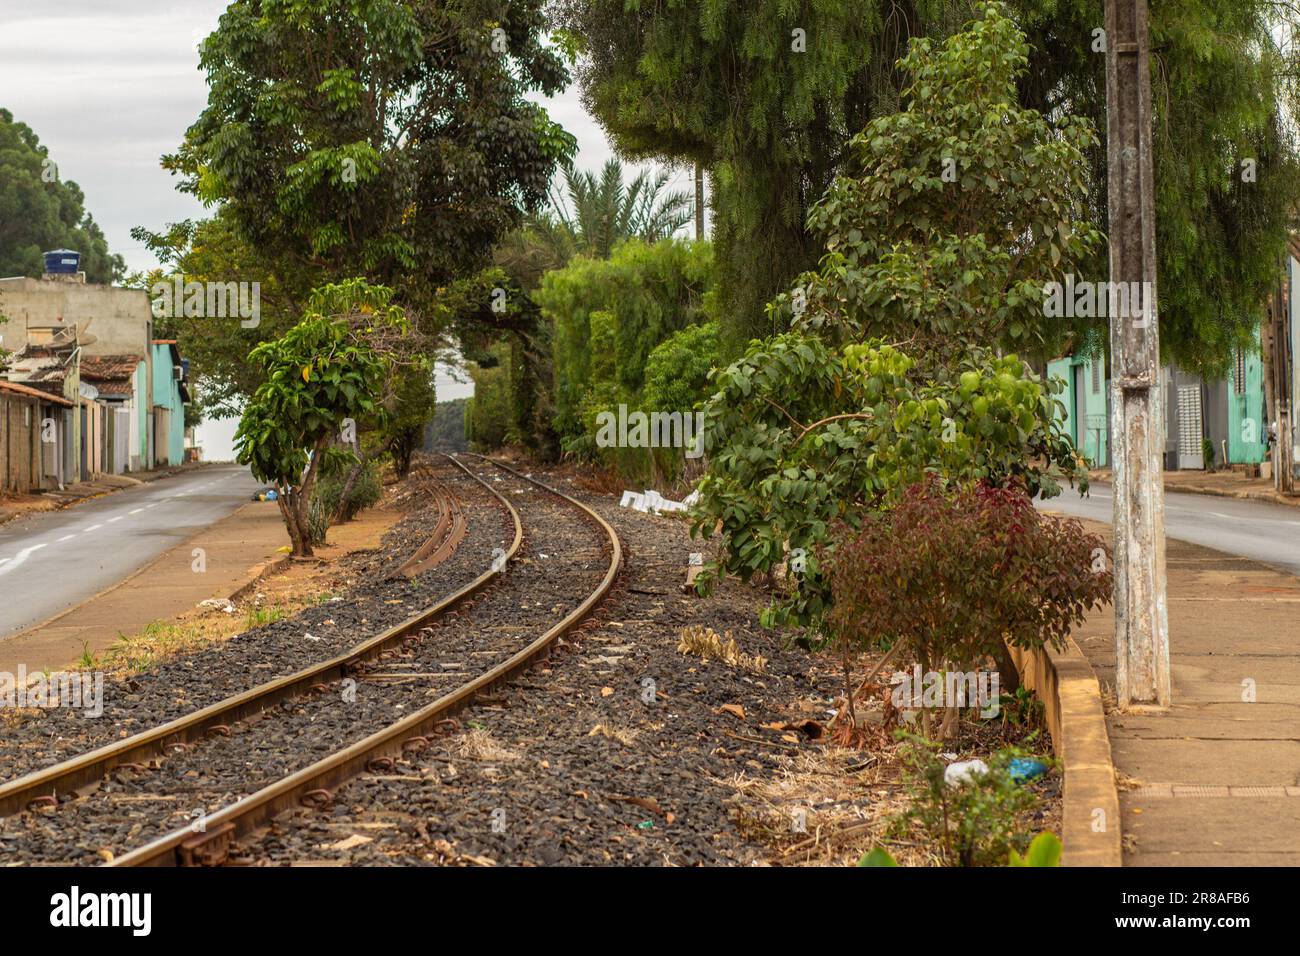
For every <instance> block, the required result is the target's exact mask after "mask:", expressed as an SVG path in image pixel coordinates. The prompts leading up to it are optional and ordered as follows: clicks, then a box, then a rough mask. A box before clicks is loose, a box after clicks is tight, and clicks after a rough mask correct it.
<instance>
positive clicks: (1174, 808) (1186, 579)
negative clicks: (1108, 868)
mask: <svg viewBox="0 0 1300 956" xmlns="http://www.w3.org/2000/svg"><path fill="white" fill-rule="evenodd" d="M1088 524H1089V526H1090V529H1091V530H1097V531H1099V532H1101V533H1105V534H1107V535H1109V531H1110V529H1109V528H1104V527H1102V526H1100V525H1097V524H1095V523H1094V522H1088ZM1167 559H1168V578H1169V592H1168V593H1169V643H1170V655H1171V665H1172V676H1173V705H1172V707H1171V708H1170V710H1169V711H1168V712H1167V713H1138V712H1135V713H1121V712H1118V711H1116V710H1115V709H1114V707H1113V704H1114V693H1113V688H1114V678H1115V646H1114V641H1115V639H1114V615H1113V613H1112V612H1111V610H1110V609H1109V608H1108V609H1107V610H1106V611H1105V612H1104V613H1100V614H1094V615H1092V616H1091V617H1090V618H1089V620H1088V621H1087V622H1086V623H1085V625H1084V626H1083V627H1081V628H1080V629H1079V630H1078V631H1076V632H1075V634H1074V637H1075V640H1076V641H1077V642H1078V644H1079V646H1080V647H1081V648H1082V649H1083V651H1084V653H1085V654H1086V655H1087V656H1088V658H1089V660H1090V661H1091V663H1092V665H1093V668H1094V669H1095V670H1096V672H1097V677H1098V679H1099V680H1100V681H1101V685H1102V690H1103V695H1105V696H1107V697H1108V698H1109V704H1108V708H1107V711H1108V713H1107V725H1108V728H1109V731H1110V738H1111V747H1112V751H1113V755H1114V761H1115V767H1116V770H1117V771H1118V772H1119V773H1120V775H1121V789H1120V794H1119V797H1120V809H1121V815H1122V824H1121V826H1122V828H1123V836H1124V863H1125V865H1126V866H1191V865H1208V866H1261V865H1272V866H1300V578H1296V577H1293V576H1291V575H1287V574H1283V573H1280V572H1278V571H1274V570H1271V569H1269V568H1266V567H1264V566H1263V565H1260V564H1258V563H1256V562H1253V561H1250V560H1248V559H1245V558H1238V557H1234V556H1232V555H1227V554H1223V553H1221V552H1217V551H1212V550H1210V549H1208V548H1203V547H1199V546H1197V545H1192V544H1187V543H1185V542H1181V541H1172V540H1171V541H1169V543H1168V552H1167Z"/></svg>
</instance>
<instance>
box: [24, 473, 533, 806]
mask: <svg viewBox="0 0 1300 956" xmlns="http://www.w3.org/2000/svg"><path fill="white" fill-rule="evenodd" d="M444 457H446V458H447V460H448V461H450V462H452V463H453V464H454V465H456V467H458V468H460V470H461V471H463V472H465V474H467V475H469V476H470V477H471V478H473V479H474V480H475V481H477V482H478V483H479V484H481V485H483V487H484V488H486V489H487V490H488V491H489V492H491V493H492V495H493V496H495V497H496V498H497V499H498V500H499V501H500V502H501V503H502V504H503V505H504V506H505V507H506V509H507V510H508V511H509V513H510V516H511V518H512V519H513V521H514V527H515V535H514V540H513V542H512V543H511V545H510V548H509V549H508V551H507V552H506V554H507V561H508V560H510V559H511V558H513V557H514V556H515V553H516V552H517V551H518V550H519V548H520V546H521V545H522V543H523V525H522V523H521V522H520V520H519V512H518V511H516V510H515V507H514V505H512V504H511V503H510V502H509V501H508V500H507V499H506V498H505V496H504V495H501V494H499V493H498V492H497V491H496V490H495V489H494V488H492V487H491V486H490V485H489V484H488V483H487V482H485V481H483V480H482V479H481V478H479V477H478V476H477V475H475V474H474V473H473V472H471V471H470V470H469V469H468V468H466V467H465V466H464V465H463V464H461V463H460V462H459V461H456V459H455V458H452V457H451V456H449V455H448V456H444ZM435 530H436V529H435ZM503 570H504V567H503V566H494V567H493V568H491V569H489V570H488V571H486V572H484V573H483V574H481V575H479V576H478V577H477V578H475V579H474V580H473V581H471V582H469V583H468V584H466V585H465V586H463V587H461V588H460V589H458V590H456V591H454V592H452V593H451V594H449V595H447V596H446V597H444V598H443V599H442V600H440V601H438V602H437V603H436V604H433V605H431V606H430V607H427V608H425V609H424V610H422V611H420V612H418V613H417V614H415V615H413V616H411V617H409V618H407V619H406V620H405V621H402V622H401V623H400V624H396V625H394V626H393V627H390V628H388V629H387V630H385V631H383V632H382V633H380V634H378V635H376V636H375V637H372V638H369V639H368V640H365V641H363V642H362V643H360V644H358V645H356V646H355V647H353V648H352V649H350V650H348V651H345V652H344V653H343V654H340V655H338V656H337V657H332V658H330V659H329V660H326V661H322V662H320V663H318V664H313V665H312V666H310V667H307V668H305V669H303V670H300V671H298V672H296V673H294V674H289V675H287V676H285V677H280V678H277V679H276V680H273V681H269V682H267V683H265V684H260V685H258V686H257V687H252V688H250V689H248V690H246V691H244V692H243V693H240V694H236V695H235V696H234V697H228V698H226V699H225V700H221V701H218V702H217V703H215V704H210V705H208V706H207V707H204V708H202V709H200V710H196V711H194V713H192V714H186V715H185V716H184V717H178V718H177V719H175V720H172V721H168V722H167V723H165V724H160V725H159V726H157V727H154V728H152V729H150V730H146V731H143V732H141V733H138V734H135V735H133V736H131V737H127V738H125V739H123V740H118V741H114V742H113V743H111V744H107V745H105V746H103V747H100V748H98V749H96V750H92V751H90V752H89V753H85V754H81V755H79V756H77V757H73V758H72V759H70V760H65V761H62V762H61V763H57V764H55V765H53V766H51V767H46V768H44V769H42V770H36V771H33V772H32V773H29V774H26V775H24V776H22V777H18V778H17V779H15V780H10V781H8V782H6V783H3V784H0V816H8V815H10V814H13V813H17V812H19V811H21V810H24V809H26V808H27V807H28V805H30V804H31V803H32V802H33V801H35V800H38V799H40V798H43V797H49V796H52V795H57V794H59V793H67V792H68V791H71V790H76V789H78V788H79V787H84V786H87V785H89V784H92V783H95V782H96V781H98V780H101V779H102V778H103V777H104V776H105V775H106V774H107V773H108V772H109V771H110V770H112V769H113V768H114V767H117V766H120V765H122V764H129V763H139V762H141V761H142V760H145V759H148V758H149V757H152V756H154V755H156V754H158V753H160V752H163V751H165V750H166V749H167V748H169V747H171V746H173V745H175V744H186V743H189V742H190V741H193V740H197V739H199V738H201V737H203V736H204V735H205V734H206V733H208V732H209V731H210V730H212V729H213V728H215V727H220V726H223V725H226V724H229V723H231V722H233V721H236V720H241V719H243V718H246V717H249V716H252V715H254V714H257V713H259V712H261V711H263V710H266V709H267V708H268V707H273V706H275V705H276V704H277V703H279V702H280V701H282V700H285V699H287V698H289V697H295V696H299V695H301V694H304V693H306V692H308V691H310V690H311V688H312V687H313V686H314V685H317V684H323V683H326V682H328V681H330V680H337V679H340V678H342V677H345V676H347V675H348V673H350V672H351V671H352V670H353V669H354V668H355V667H356V665H358V664H360V663H361V662H363V661H367V660H370V659H371V658H373V657H375V656H377V655H378V654H379V653H380V652H382V651H384V650H385V649H387V648H388V647H391V646H392V645H394V644H396V643H397V642H399V641H401V640H402V639H403V638H405V637H407V636H408V635H410V634H412V633H414V632H416V631H418V630H419V629H420V628H421V627H424V626H425V625H426V624H428V623H429V622H430V621H433V620H435V619H437V618H438V617H440V616H441V615H443V614H444V613H446V612H447V611H449V610H451V609H452V608H454V607H456V606H458V605H460V604H461V603H463V602H464V601H465V600H466V599H468V598H469V597H471V596H473V595H475V594H477V593H478V592H480V591H482V590H483V589H484V588H485V587H487V586H488V585H489V584H491V583H492V582H493V581H494V580H496V578H497V577H499V576H500V575H501V574H502V572H503Z"/></svg>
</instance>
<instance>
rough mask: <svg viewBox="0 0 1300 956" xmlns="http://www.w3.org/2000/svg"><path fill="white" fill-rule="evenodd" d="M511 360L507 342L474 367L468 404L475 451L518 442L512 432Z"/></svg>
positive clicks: (468, 426)
mask: <svg viewBox="0 0 1300 956" xmlns="http://www.w3.org/2000/svg"><path fill="white" fill-rule="evenodd" d="M509 361H510V346H509V344H508V343H504V342H503V343H500V344H498V345H496V346H493V348H492V350H491V352H490V354H489V356H488V357H487V358H485V360H484V362H482V363H475V364H472V365H470V377H471V378H472V379H473V381H474V397H473V398H471V399H470V400H469V401H468V402H467V403H466V405H465V440H466V441H467V442H469V446H470V448H471V449H472V450H479V451H489V450H491V449H493V448H500V447H501V446H502V445H504V444H506V443H507V442H514V441H517V440H518V437H519V436H518V435H517V434H512V432H511V429H510V414H509V412H510V372H509ZM487 363H491V364H487ZM503 363H505V364H503Z"/></svg>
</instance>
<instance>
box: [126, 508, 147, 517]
mask: <svg viewBox="0 0 1300 956" xmlns="http://www.w3.org/2000/svg"><path fill="white" fill-rule="evenodd" d="M141 511H144V509H143V508H136V509H135V510H134V511H128V512H127V514H129V515H138V514H139V513H140V512H141Z"/></svg>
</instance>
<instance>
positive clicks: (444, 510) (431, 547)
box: [389, 489, 468, 579]
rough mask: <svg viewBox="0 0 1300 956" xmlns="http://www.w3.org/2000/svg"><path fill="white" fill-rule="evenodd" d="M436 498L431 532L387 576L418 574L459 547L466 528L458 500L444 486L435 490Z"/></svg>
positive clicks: (415, 575) (408, 576)
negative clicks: (434, 523) (436, 515)
mask: <svg viewBox="0 0 1300 956" xmlns="http://www.w3.org/2000/svg"><path fill="white" fill-rule="evenodd" d="M438 497H439V507H440V509H441V512H440V514H439V515H438V524H437V526H436V527H435V528H434V529H433V533H432V534H430V535H429V539H428V540H427V541H425V542H424V544H422V545H420V547H419V548H418V549H417V550H416V551H415V553H414V554H412V555H411V556H410V557H409V558H407V559H406V560H405V561H403V562H402V564H401V566H400V567H399V568H398V569H397V570H396V571H394V572H393V573H392V574H391V575H389V577H390V578H393V579H396V578H399V577H407V578H414V577H418V576H419V575H421V574H423V573H424V572H426V571H431V570H433V569H434V568H436V567H437V566H438V565H440V564H442V562H444V561H446V560H447V559H448V558H449V557H451V555H452V554H453V553H455V551H456V548H458V547H459V546H460V542H461V541H462V540H463V539H464V537H465V531H466V529H467V527H468V522H467V521H466V520H465V516H464V514H462V513H461V510H460V503H459V502H458V501H457V500H456V498H455V496H453V495H452V494H450V493H449V492H447V491H446V490H445V489H444V490H442V491H440V492H439V493H438Z"/></svg>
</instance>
